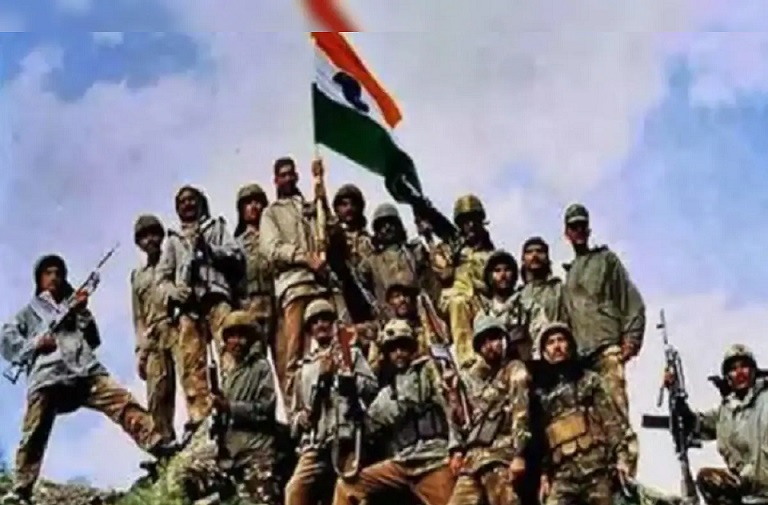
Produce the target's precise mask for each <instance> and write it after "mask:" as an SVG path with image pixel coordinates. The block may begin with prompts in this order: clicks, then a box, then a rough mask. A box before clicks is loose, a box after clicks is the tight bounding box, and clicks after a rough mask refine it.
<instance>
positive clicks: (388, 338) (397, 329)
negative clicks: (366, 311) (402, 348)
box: [379, 319, 416, 345]
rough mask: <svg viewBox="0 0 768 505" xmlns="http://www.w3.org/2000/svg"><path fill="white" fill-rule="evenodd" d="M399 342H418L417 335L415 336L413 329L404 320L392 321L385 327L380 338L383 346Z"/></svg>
mask: <svg viewBox="0 0 768 505" xmlns="http://www.w3.org/2000/svg"><path fill="white" fill-rule="evenodd" d="M398 340H409V341H412V342H415V341H416V335H414V334H413V328H411V325H410V324H408V321H406V320H404V319H391V320H389V321H388V322H387V324H385V325H384V329H383V330H381V336H380V337H379V343H380V344H381V345H387V344H391V343H392V342H396V341H398Z"/></svg>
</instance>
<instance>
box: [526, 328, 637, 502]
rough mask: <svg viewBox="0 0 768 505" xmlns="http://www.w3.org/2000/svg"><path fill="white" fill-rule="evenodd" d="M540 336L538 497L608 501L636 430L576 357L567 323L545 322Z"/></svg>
mask: <svg viewBox="0 0 768 505" xmlns="http://www.w3.org/2000/svg"><path fill="white" fill-rule="evenodd" d="M539 341H540V345H541V349H540V350H539V352H540V353H541V356H542V363H541V367H540V369H539V370H537V371H536V373H535V375H534V380H533V384H534V391H533V394H534V399H535V401H536V402H537V403H538V405H540V408H541V413H542V422H543V427H544V430H543V431H544V433H545V439H546V442H547V447H548V450H547V454H546V457H545V460H544V476H542V479H541V490H540V494H541V497H542V502H544V503H545V504H546V505H564V504H570V503H577V502H578V503H586V504H588V505H611V504H612V503H613V494H614V489H615V478H617V477H618V478H619V479H627V478H628V476H629V474H630V465H631V464H632V462H631V459H632V457H633V456H632V455H631V454H630V450H629V446H630V445H631V444H632V443H633V441H634V439H635V438H636V436H635V433H634V432H633V431H632V428H631V427H630V425H629V422H628V419H627V418H626V416H625V415H624V413H623V412H622V411H621V409H620V408H619V407H618V406H617V405H616V403H615V402H614V401H613V398H612V396H611V395H610V393H609V392H608V391H607V390H606V389H605V387H604V385H603V381H602V380H601V378H600V376H599V375H597V374H596V373H594V372H592V371H590V370H588V369H585V368H583V367H582V365H581V364H580V363H579V361H578V359H577V352H578V351H577V349H578V348H577V345H576V340H575V339H574V337H573V335H572V334H571V331H570V329H569V328H568V326H566V325H565V324H563V323H559V322H553V323H550V324H549V325H548V326H546V327H545V328H544V330H543V331H542V333H541V336H540V339H539Z"/></svg>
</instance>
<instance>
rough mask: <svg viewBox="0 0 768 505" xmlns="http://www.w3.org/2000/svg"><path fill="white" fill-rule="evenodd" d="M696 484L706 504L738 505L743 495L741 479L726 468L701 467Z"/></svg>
mask: <svg viewBox="0 0 768 505" xmlns="http://www.w3.org/2000/svg"><path fill="white" fill-rule="evenodd" d="M696 486H697V487H698V488H699V491H700V492H701V496H703V497H704V501H705V502H706V503H707V505H740V504H741V502H742V497H743V496H744V492H743V489H744V486H743V483H742V482H741V479H739V477H738V476H736V475H734V474H733V473H731V472H730V471H729V470H727V469H726V468H702V469H701V470H699V473H698V475H696Z"/></svg>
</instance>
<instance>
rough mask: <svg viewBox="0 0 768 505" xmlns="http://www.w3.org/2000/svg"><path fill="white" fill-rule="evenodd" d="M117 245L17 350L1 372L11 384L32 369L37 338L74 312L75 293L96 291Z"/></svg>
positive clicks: (49, 333)
mask: <svg viewBox="0 0 768 505" xmlns="http://www.w3.org/2000/svg"><path fill="white" fill-rule="evenodd" d="M119 246H120V243H119V242H118V243H116V244H115V245H114V246H113V247H112V249H110V250H109V251H107V253H106V254H105V255H104V256H103V257H102V258H101V260H100V261H99V262H98V263H97V264H96V268H94V269H93V270H92V271H91V273H89V274H88V277H87V278H86V279H85V282H83V283H82V284H81V285H80V287H78V288H77V289H76V290H74V291H73V292H72V294H70V295H69V296H68V297H67V299H66V300H65V301H64V306H65V307H66V309H65V310H64V312H63V313H62V314H61V315H60V316H59V317H57V318H55V319H53V320H52V321H51V322H50V323H49V324H48V326H47V327H45V328H44V329H43V330H42V331H41V332H39V333H38V334H37V335H34V336H33V337H32V338H30V339H29V340H28V341H27V344H26V345H25V346H24V347H23V348H22V350H21V352H19V356H20V357H21V358H20V359H19V360H18V361H14V362H12V363H11V366H9V367H8V368H7V369H6V370H5V371H4V372H3V377H5V378H6V379H8V381H9V382H10V383H11V384H16V383H17V382H18V381H19V377H21V374H22V373H25V372H26V373H29V371H30V370H31V369H32V365H33V364H34V362H35V359H36V358H37V353H36V352H35V350H34V346H35V345H36V343H37V338H38V337H39V336H41V335H44V334H47V335H51V336H54V335H55V334H56V332H57V331H59V330H60V329H61V327H62V326H63V325H64V324H65V322H66V321H67V320H69V318H70V317H71V316H72V314H74V312H75V310H76V309H77V306H78V303H77V293H78V292H85V293H87V294H88V296H91V295H92V294H93V293H94V291H96V288H97V287H99V282H101V277H100V275H99V271H100V270H101V267H103V266H104V264H105V263H106V262H107V261H109V258H111V257H112V255H113V254H114V253H115V251H116V250H117V248H118V247H119Z"/></svg>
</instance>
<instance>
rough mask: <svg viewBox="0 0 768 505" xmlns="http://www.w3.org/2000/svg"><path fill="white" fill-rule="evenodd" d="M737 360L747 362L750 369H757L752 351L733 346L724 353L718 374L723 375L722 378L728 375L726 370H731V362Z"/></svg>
mask: <svg viewBox="0 0 768 505" xmlns="http://www.w3.org/2000/svg"><path fill="white" fill-rule="evenodd" d="M739 359H743V360H744V361H746V362H748V363H749V364H750V366H751V367H752V368H755V369H757V361H756V360H755V355H754V354H753V353H752V350H751V349H750V348H749V347H747V346H746V345H743V344H734V345H732V346H731V347H729V348H728V350H727V351H725V355H724V356H723V362H722V365H721V366H720V372H721V373H722V374H723V377H725V376H726V375H727V374H728V370H729V369H730V368H731V365H732V364H733V362H734V361H736V360H739Z"/></svg>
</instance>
